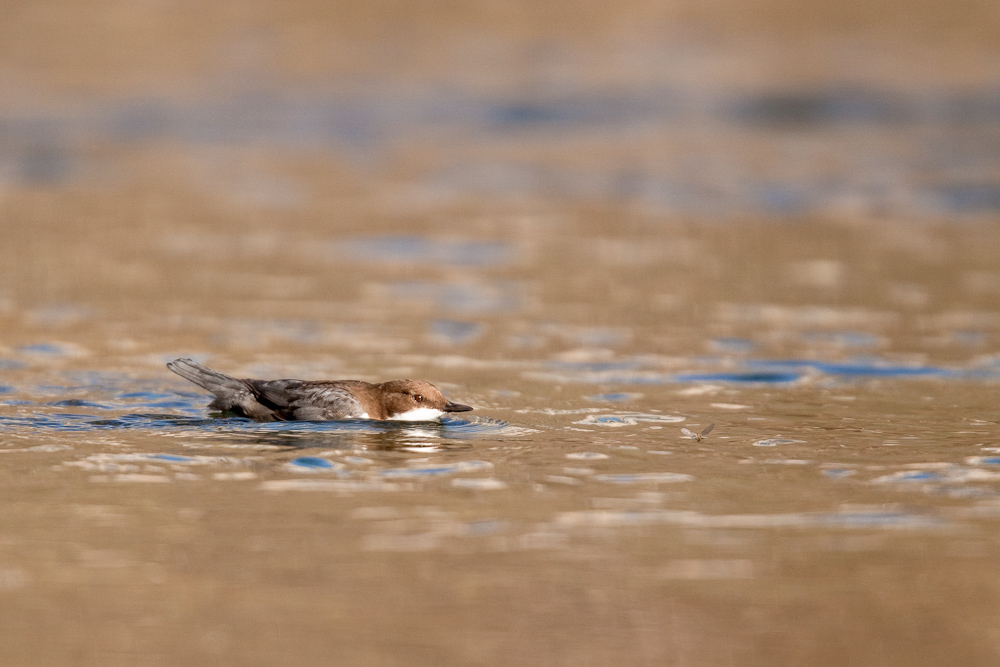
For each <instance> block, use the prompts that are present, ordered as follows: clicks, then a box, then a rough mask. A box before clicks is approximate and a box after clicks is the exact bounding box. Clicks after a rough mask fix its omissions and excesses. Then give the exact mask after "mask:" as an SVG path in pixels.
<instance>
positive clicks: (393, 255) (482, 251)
mask: <svg viewBox="0 0 1000 667" xmlns="http://www.w3.org/2000/svg"><path fill="white" fill-rule="evenodd" d="M333 250H334V251H335V252H336V253H337V255H338V256H340V257H342V258H343V259H347V260H360V261H369V262H372V261H374V262H401V263H419V264H435V265H437V264H453V265H458V266H498V265H502V264H507V263H509V262H510V261H511V259H513V255H514V252H513V250H514V249H513V247H512V246H511V245H510V244H509V243H506V242H504V241H470V240H448V239H430V238H425V237H421V236H379V237H363V238H356V239H347V240H344V241H337V242H336V243H334V244H333Z"/></svg>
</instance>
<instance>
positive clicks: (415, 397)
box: [413, 394, 424, 403]
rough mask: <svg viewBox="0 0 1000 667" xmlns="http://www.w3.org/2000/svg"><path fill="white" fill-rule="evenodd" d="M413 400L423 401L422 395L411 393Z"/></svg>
mask: <svg viewBox="0 0 1000 667" xmlns="http://www.w3.org/2000/svg"><path fill="white" fill-rule="evenodd" d="M413 400H415V401H416V402H417V403H423V402H424V397H423V396H421V395H420V394H414V395H413Z"/></svg>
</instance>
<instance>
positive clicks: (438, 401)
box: [167, 359, 472, 422]
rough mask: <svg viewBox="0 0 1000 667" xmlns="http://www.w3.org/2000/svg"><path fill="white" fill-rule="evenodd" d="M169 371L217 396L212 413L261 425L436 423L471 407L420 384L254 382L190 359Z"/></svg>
mask: <svg viewBox="0 0 1000 667" xmlns="http://www.w3.org/2000/svg"><path fill="white" fill-rule="evenodd" d="M167 368H169V369H170V370H172V371H173V372H174V373H177V374H178V375H180V376H181V377H182V378H184V379H185V380H190V381H191V382H193V383H195V384H196V385H198V386H199V387H203V388H204V389H207V390H208V391H210V392H212V393H213V394H215V399H213V400H212V402H211V403H209V404H208V407H209V408H212V409H215V410H218V411H220V412H224V413H230V414H234V415H236V416H239V417H247V418H249V419H253V420H254V421H258V422H274V421H329V420H335V419H377V420H403V421H435V420H437V419H440V418H441V417H442V416H443V415H445V414H446V413H449V412H468V411H469V410H472V407H470V406H468V405H462V404H460V403H453V402H451V401H449V400H448V399H447V398H445V397H444V394H442V393H441V392H440V390H438V388H437V387H435V386H434V385H432V384H431V383H429V382H424V381H422V380H390V381H388V382H382V383H380V384H372V383H370V382H362V381H361V380H329V381H322V380H319V381H315V380H253V379H240V378H235V377H232V376H229V375H226V374H225V373H220V372H219V371H217V370H213V369H211V368H208V367H207V366H203V365H201V364H199V363H198V362H196V361H193V360H192V359H174V360H173V361H171V362H169V363H167Z"/></svg>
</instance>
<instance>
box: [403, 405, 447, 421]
mask: <svg viewBox="0 0 1000 667" xmlns="http://www.w3.org/2000/svg"><path fill="white" fill-rule="evenodd" d="M443 414H444V411H443V410H438V409H437V408H413V409H412V410H407V411H406V412H400V413H399V414H398V415H392V416H391V417H389V419H391V420H392V421H407V422H432V421H437V420H438V419H440V418H441V415H443Z"/></svg>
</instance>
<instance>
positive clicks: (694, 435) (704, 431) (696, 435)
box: [681, 423, 715, 442]
mask: <svg viewBox="0 0 1000 667" xmlns="http://www.w3.org/2000/svg"><path fill="white" fill-rule="evenodd" d="M713 428H715V424H714V423H712V424H709V425H708V426H706V427H705V428H703V429H702V430H701V433H695V432H694V431H692V430H691V429H687V428H682V429H681V433H683V434H684V435H685V436H686V437H688V438H690V439H691V440H694V441H695V442H701V439H702V438H704V437H705V436H706V435H708V434H709V433H711V432H712V429H713Z"/></svg>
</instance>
